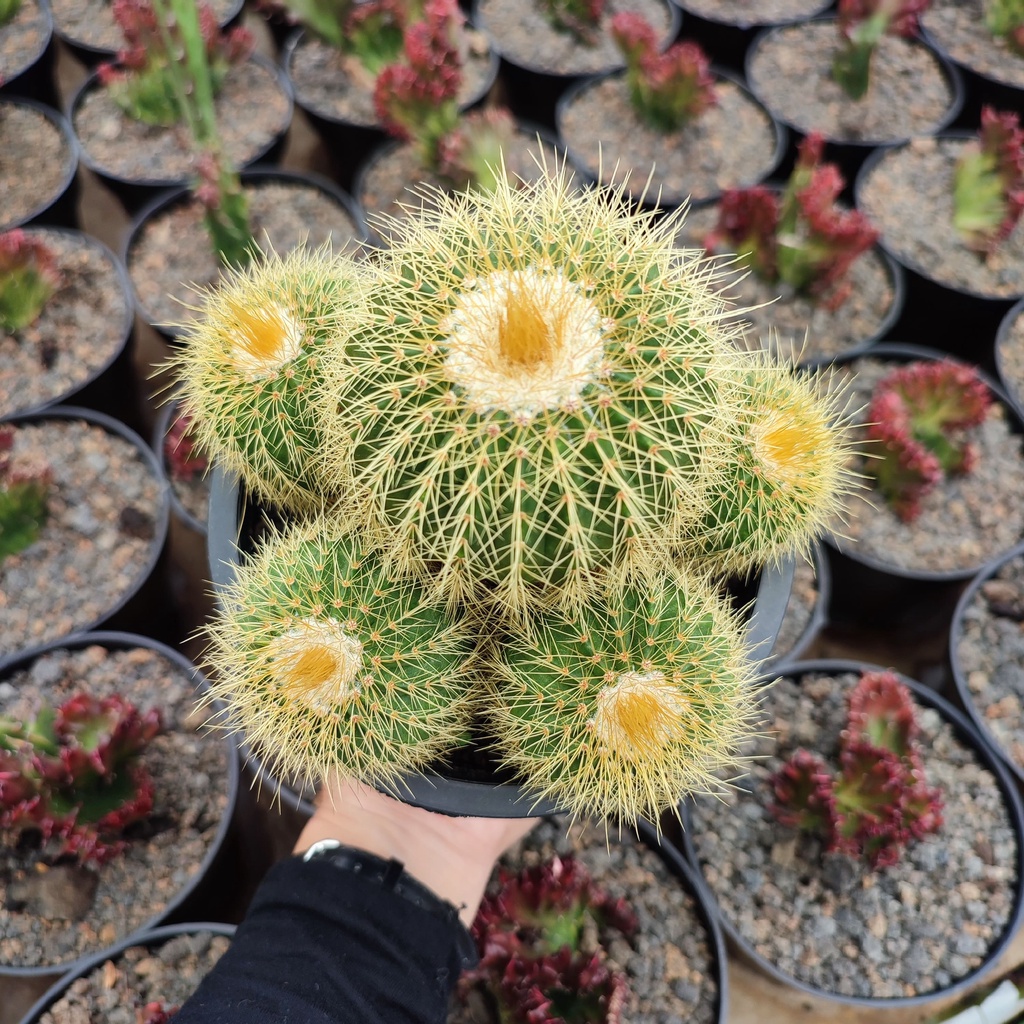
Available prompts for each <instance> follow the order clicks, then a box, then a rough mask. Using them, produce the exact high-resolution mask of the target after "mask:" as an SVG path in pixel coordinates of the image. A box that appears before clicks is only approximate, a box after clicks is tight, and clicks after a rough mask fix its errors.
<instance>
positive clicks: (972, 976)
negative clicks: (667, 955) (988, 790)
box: [680, 658, 1024, 1010]
mask: <svg viewBox="0 0 1024 1024" xmlns="http://www.w3.org/2000/svg"><path fill="white" fill-rule="evenodd" d="M875 670H884V666H881V665H877V664H875V663H873V662H868V661H859V660H856V659H846V658H814V659H809V660H807V661H795V662H792V663H791V664H789V665H786V666H785V667H784V668H782V669H781V670H779V671H777V672H772V673H769V674H767V675H763V676H761V677H760V678H759V679H758V680H757V681H756V682H755V685H757V686H766V685H769V684H770V683H771V682H772V681H773V680H774V679H776V678H778V677H779V676H780V675H783V676H786V677H788V678H795V677H803V676H805V675H811V674H823V675H830V674H831V675H840V674H845V673H847V672H864V671H875ZM896 675H897V676H899V678H900V680H901V681H902V682H903V683H905V684H906V685H907V687H908V688H909V689H910V690H911V692H912V693H913V695H914V699H915V700H917V701H919V702H920V703H923V704H925V705H926V706H928V707H931V708H932V709H933V710H935V711H938V712H939V714H940V715H941V716H942V717H943V718H944V719H945V720H946V721H948V722H949V723H950V724H951V725H952V726H953V727H954V729H955V730H956V732H957V735H958V738H959V739H960V742H961V743H964V745H966V746H970V747H971V748H972V749H973V750H974V752H975V755H976V757H977V759H978V761H979V762H980V763H981V764H982V765H983V766H984V767H985V768H986V769H987V770H988V771H990V772H991V773H992V774H993V775H994V776H995V779H996V783H997V784H998V786H999V789H1000V791H1001V793H1002V796H1003V801H1004V804H1005V806H1006V810H1007V815H1008V817H1009V819H1010V824H1011V826H1012V828H1013V831H1014V833H1015V835H1016V839H1017V844H1016V845H1017V849H1016V853H1015V863H1016V868H1017V879H1016V887H1015V892H1014V898H1013V906H1012V909H1011V912H1010V915H1009V917H1008V919H1007V923H1006V925H1005V926H1004V928H1003V931H1002V933H1001V934H1000V935H999V937H998V938H997V939H996V940H995V942H994V943H993V944H992V946H991V947H990V948H989V949H988V951H987V952H986V954H985V957H984V959H983V960H982V962H981V963H980V964H979V965H978V966H977V967H976V968H975V969H974V970H973V971H970V972H968V973H967V974H965V975H963V976H962V977H960V978H958V979H957V980H956V981H954V982H953V983H952V984H950V985H949V986H948V987H946V988H938V989H933V990H932V991H931V992H924V993H919V994H917V995H913V996H896V997H890V998H886V997H875V996H847V995H842V994H840V993H838V992H828V991H826V990H825V989H821V988H817V987H816V986H814V985H811V984H810V983H809V982H805V981H801V980H800V979H799V978H797V977H796V976H794V975H791V974H788V973H786V972H785V971H783V970H782V969H781V968H779V967H777V966H776V965H775V964H774V963H772V962H771V961H770V960H768V959H767V958H766V957H764V956H762V955H761V954H760V953H758V952H757V951H756V950H755V949H754V947H753V945H752V944H751V943H749V942H748V941H747V940H746V939H745V938H744V937H743V936H742V935H741V934H740V933H739V931H738V930H737V929H736V927H735V926H734V925H733V924H732V922H731V921H730V920H728V919H727V918H726V916H725V915H724V914H723V913H722V911H721V907H720V906H719V905H718V902H717V900H715V901H714V903H713V906H714V907H715V910H716V916H717V917H718V921H719V923H720V924H721V926H722V931H723V932H724V933H725V936H726V938H727V939H728V940H729V942H731V943H732V944H733V945H734V947H735V948H736V949H738V950H739V951H740V952H741V953H742V954H743V956H744V958H746V959H748V960H749V962H750V963H753V964H754V965H756V967H757V969H758V970H759V971H761V972H762V973H763V974H765V975H767V976H768V977H769V978H772V979H773V980H775V981H777V982H779V983H781V984H783V985H785V986H786V987H787V988H790V989H795V990H797V991H798V992H804V993H807V994H808V995H813V996H816V997H818V998H821V999H825V1000H828V1001H831V1002H836V1003H840V1004H843V1005H847V1006H863V1007H869V1008H871V1009H875V1010H879V1009H887V1008H889V1007H908V1006H922V1005H926V1004H928V1003H931V1002H938V1001H941V1002H942V1003H943V1005H945V1004H946V1003H947V1002H948V1000H949V999H950V997H952V996H956V995H962V994H964V993H966V992H967V991H968V990H969V989H972V988H974V987H975V986H976V985H977V983H978V982H979V981H981V980H982V978H984V977H985V976H987V975H988V974H989V973H990V972H991V971H992V970H993V969H994V968H995V967H996V965H997V963H998V961H999V960H1000V958H1001V956H1002V954H1003V953H1004V952H1005V950H1006V949H1007V947H1008V946H1009V945H1010V943H1011V942H1012V941H1013V938H1014V936H1015V935H1016V933H1017V930H1018V929H1019V928H1020V925H1021V922H1022V921H1024V804H1022V803H1021V796H1020V792H1019V791H1018V789H1017V786H1016V784H1015V782H1014V780H1013V779H1012V778H1011V776H1010V773H1009V771H1008V770H1007V768H1006V767H1005V766H1004V764H1003V759H1002V757H1001V756H1000V755H999V753H998V752H997V751H996V750H995V749H994V748H993V747H992V746H991V745H990V744H989V743H988V741H987V739H986V737H985V735H984V734H983V733H981V732H980V731H979V730H978V729H976V728H975V726H974V724H973V723H972V722H971V720H970V719H969V718H968V717H967V715H965V714H964V713H963V712H961V711H960V710H958V709H957V708H956V707H954V706H953V705H952V704H951V703H950V702H949V701H948V700H946V699H945V698H944V697H942V696H941V695H940V694H939V693H937V692H936V691H935V690H933V689H932V688H931V687H928V686H925V685H924V684H923V683H920V682H918V681H917V680H916V679H912V678H911V677H909V676H906V675H904V674H903V673H902V672H896ZM689 803H690V800H689V799H687V800H685V801H683V802H682V803H681V804H680V813H681V817H682V820H683V851H684V854H685V856H686V859H687V861H688V862H689V863H690V865H691V867H693V868H694V869H695V871H697V873H698V874H699V875H700V876H701V877H702V878H703V875H704V873H703V870H702V869H701V868H700V860H699V858H698V856H697V851H696V848H695V847H694V844H693V841H692V839H691V838H690V834H691V831H692V829H693V823H692V820H691V817H690V811H689Z"/></svg>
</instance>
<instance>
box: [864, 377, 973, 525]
mask: <svg viewBox="0 0 1024 1024" xmlns="http://www.w3.org/2000/svg"><path fill="white" fill-rule="evenodd" d="M991 404H992V394H991V392H990V391H989V389H988V386H987V385H986V384H985V382H984V381H983V380H982V379H981V377H980V376H979V374H978V371H977V370H976V369H975V368H974V367H972V366H969V365H967V364H966V363H958V362H955V361H953V360H952V359H941V360H921V361H917V362H912V363H908V364H907V365H906V366H902V367H900V368H899V369H897V370H894V371H893V372H892V373H890V374H889V375H888V376H887V377H885V378H884V379H883V380H881V381H879V382H878V384H877V385H876V386H875V389H874V392H873V393H872V397H871V403H870V406H869V408H868V413H867V436H868V439H869V441H872V442H877V444H873V445H872V447H871V448H870V450H869V451H870V454H871V455H873V456H876V457H874V458H871V459H869V460H868V462H867V466H866V468H867V470H868V472H869V473H871V475H872V476H873V477H874V478H875V482H876V485H877V487H878V490H879V491H880V492H881V494H882V496H883V497H884V498H885V499H886V501H887V502H888V503H889V505H890V506H891V507H892V509H893V511H894V512H895V513H896V514H897V515H898V516H899V517H900V519H902V520H903V521H904V522H911V521H912V520H914V519H916V518H917V516H918V515H919V514H920V511H921V509H920V503H921V499H922V498H923V497H924V496H925V495H926V494H927V493H928V492H929V491H931V490H932V489H933V488H934V487H935V486H936V484H937V483H938V482H939V481H940V480H941V479H942V478H943V477H944V476H946V475H948V474H955V473H966V472H968V471H969V470H970V469H971V466H972V465H973V464H974V460H975V458H976V451H975V448H974V446H973V445H972V444H971V443H970V441H969V440H968V435H967V433H966V432H967V430H968V428H970V427H976V426H978V425H980V424H981V423H983V422H984V421H985V418H986V416H987V415H988V410H989V407H990V406H991Z"/></svg>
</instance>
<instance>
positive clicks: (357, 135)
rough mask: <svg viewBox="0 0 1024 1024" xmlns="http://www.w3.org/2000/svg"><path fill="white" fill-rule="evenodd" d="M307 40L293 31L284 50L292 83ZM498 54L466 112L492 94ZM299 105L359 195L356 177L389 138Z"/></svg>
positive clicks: (343, 181) (336, 170) (341, 178)
mask: <svg viewBox="0 0 1024 1024" xmlns="http://www.w3.org/2000/svg"><path fill="white" fill-rule="evenodd" d="M305 38H306V30H305V29H304V28H298V29H294V30H292V31H291V33H290V34H289V35H288V37H287V39H286V40H285V42H284V45H283V47H282V50H281V66H282V67H283V68H284V72H285V74H286V75H287V76H288V80H289V82H290V83H291V82H292V78H291V75H292V63H293V62H294V60H295V52H296V50H297V49H298V48H299V47H300V46H301V45H302V43H303V41H304V39H305ZM498 66H499V60H498V54H497V51H496V50H495V49H494V48H493V47H492V49H491V53H490V68H489V71H488V74H487V77H486V79H485V81H484V83H483V86H482V87H481V88H480V89H479V90H478V92H477V94H476V95H474V96H472V97H470V98H469V100H468V101H467V102H466V103H464V104H462V106H461V108H460V109H462V110H469V109H471V108H473V107H475V106H477V105H479V104H480V103H481V102H482V101H483V99H484V97H485V96H486V95H487V93H489V92H490V90H491V87H492V86H493V85H494V82H495V79H496V78H497V77H498ZM292 92H293V93H295V86H294V83H292ZM295 103H296V105H297V106H298V107H299V109H300V110H301V111H302V112H303V113H304V114H305V115H306V119H307V120H308V121H309V123H310V125H312V127H313V130H314V131H315V132H316V134H317V135H318V136H319V138H320V140H321V142H323V145H324V148H325V150H326V151H327V155H328V156H329V158H330V162H331V171H332V176H333V177H334V179H335V180H336V181H337V182H338V183H339V184H340V185H341V187H342V188H343V189H346V190H348V191H351V192H353V194H354V192H355V184H354V182H355V177H356V173H357V172H358V169H359V168H360V167H361V166H362V165H363V164H364V163H365V162H366V160H367V159H368V157H369V156H370V154H371V153H372V152H373V151H374V150H375V149H376V148H377V147H378V146H380V145H381V144H382V143H383V142H385V141H386V140H387V139H388V138H389V136H388V134H387V133H386V132H385V131H384V129H383V128H381V126H380V125H379V124H360V123H357V122H353V121H346V120H345V119H343V118H340V117H337V116H336V115H334V114H332V113H330V112H329V111H327V110H324V109H322V108H319V107H316V106H313V105H311V104H309V103H306V102H305V101H304V100H303V99H302V97H301V96H299V95H297V94H296V95H295Z"/></svg>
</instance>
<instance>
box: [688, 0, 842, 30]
mask: <svg viewBox="0 0 1024 1024" xmlns="http://www.w3.org/2000/svg"><path fill="white" fill-rule="evenodd" d="M671 2H672V3H673V4H675V5H676V6H677V7H678V8H679V9H680V10H681V11H682V12H683V15H684V17H685V16H689V17H691V18H700V19H701V21H706V22H708V23H709V24H712V25H721V26H722V27H724V28H735V29H739V30H741V31H743V32H749V31H751V30H752V29H759V28H777V27H779V26H782V25H794V24H796V23H797V22H800V21H807V20H809V19H810V18H815V17H817V16H818V15H819V14H822V13H823V12H825V11H827V10H828V9H829V8H830V7H831V6H832V2H833V0H816V3H815V4H814V10H812V11H809V12H808V13H806V14H794V15H791V16H790V17H788V18H782V19H775V18H773V19H771V20H770V21H758V20H754V21H745V20H740V21H731V20H728V19H726V18H722V17H715V16H714V15H712V14H704V13H702V12H701V11H697V10H694V9H693V7H692V5H690V4H688V3H687V2H686V0H671ZM751 15H752V16H753V17H754V18H755V19H756V18H757V11H751ZM741 18H742V16H741Z"/></svg>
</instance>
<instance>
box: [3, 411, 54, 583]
mask: <svg viewBox="0 0 1024 1024" xmlns="http://www.w3.org/2000/svg"><path fill="white" fill-rule="evenodd" d="M16 436H17V432H16V430H15V428H14V427H11V426H5V425H3V424H0V563H2V562H3V560H4V559H5V558H7V557H8V555H16V554H17V553H18V552H19V551H23V550H24V549H25V548H27V547H28V546H29V545H30V544H32V543H33V542H34V541H35V539H36V538H37V537H38V536H39V531H40V530H42V528H43V526H44V524H45V523H46V517H47V514H48V513H47V501H48V498H49V494H50V485H51V483H52V474H51V471H50V467H49V466H47V465H45V464H43V463H40V462H39V461H38V460H36V459H35V458H29V457H27V456H23V455H18V454H17V453H16V452H15V451H14V444H15V438H16Z"/></svg>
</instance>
